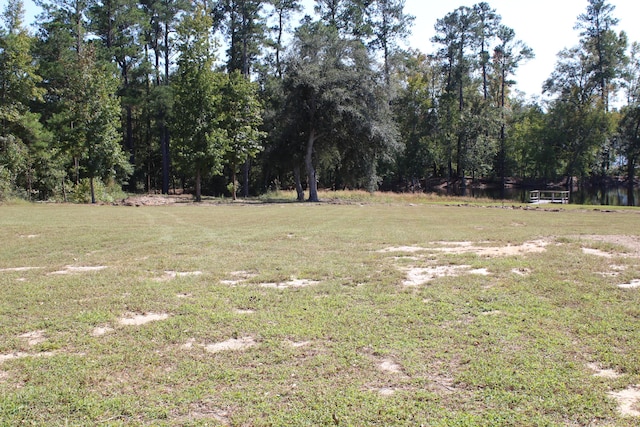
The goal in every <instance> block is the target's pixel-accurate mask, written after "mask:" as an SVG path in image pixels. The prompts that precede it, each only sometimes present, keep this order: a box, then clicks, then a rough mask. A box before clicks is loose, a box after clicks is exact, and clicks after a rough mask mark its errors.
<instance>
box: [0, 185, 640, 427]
mask: <svg viewBox="0 0 640 427" xmlns="http://www.w3.org/2000/svg"><path fill="white" fill-rule="evenodd" d="M286 196H288V195H286ZM321 198H322V195H321ZM280 201H285V199H281V200H280ZM270 202H271V203H260V202H259V201H253V202H252V203H242V204H239V203H235V204H234V203H217V204H216V203H210V204H206V203H205V204H200V205H197V204H191V203H184V204H180V203H175V204H173V205H161V206H144V205H141V206H138V207H133V206H107V205H104V206H90V205H66V204H59V205H58V204H26V203H9V204H5V205H1V206H0V241H2V242H3V245H2V246H0V325H1V328H0V425H18V424H27V425H70V426H72V425H78V426H79V425H98V424H99V425H109V426H124V425H127V426H128V425H140V426H147V425H149V426H150V425H154V426H155V425H166V426H175V425H181V426H204V425H214V426H267V425H295V426H304V425H309V426H311V425H353V426H360V425H380V426H382V425H385V426H386V425H394V426H396V425H397V426H402V425H405V426H415V425H427V426H542V425H544V426H584V425H591V426H636V425H638V423H639V422H640V352H638V349H639V348H640V265H639V264H640V263H639V262H638V260H639V259H640V209H637V208H616V209H615V210H611V209H606V210H605V209H602V207H594V206H573V205H569V206H566V205H565V206H562V207H556V206H541V207H539V208H531V207H530V206H526V205H513V206H511V205H509V206H503V205H501V204H500V203H493V204H492V203H489V202H487V203H472V202H467V201H454V200H446V199H433V200H429V199H427V198H420V199H418V198H411V197H387V198H384V197H380V198H377V197H370V198H367V196H365V195H363V194H353V195H351V196H350V198H349V197H346V196H343V198H342V199H333V200H329V201H328V203H320V204H310V203H277V202H278V200H276V199H273V200H270Z"/></svg>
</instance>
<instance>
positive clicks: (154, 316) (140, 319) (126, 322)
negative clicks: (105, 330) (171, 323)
mask: <svg viewBox="0 0 640 427" xmlns="http://www.w3.org/2000/svg"><path fill="white" fill-rule="evenodd" d="M168 318H169V315H168V314H167V313H145V314H130V315H127V316H125V317H121V318H120V319H119V320H118V323H119V324H121V325H123V326H140V325H144V324H146V323H150V322H157V321H159V320H166V319H168Z"/></svg>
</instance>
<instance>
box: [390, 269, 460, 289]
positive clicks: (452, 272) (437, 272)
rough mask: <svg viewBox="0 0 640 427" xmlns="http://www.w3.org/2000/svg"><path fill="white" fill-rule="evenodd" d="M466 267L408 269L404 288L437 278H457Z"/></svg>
mask: <svg viewBox="0 0 640 427" xmlns="http://www.w3.org/2000/svg"><path fill="white" fill-rule="evenodd" d="M469 268H471V266H468V265H448V266H438V267H426V268H410V269H408V270H407V278H406V280H405V281H404V282H402V284H403V285H404V286H420V285H423V284H425V283H427V282H430V281H432V280H434V279H437V278H439V277H447V276H449V277H450V276H458V275H459V274H460V272H461V271H463V270H468V269H469Z"/></svg>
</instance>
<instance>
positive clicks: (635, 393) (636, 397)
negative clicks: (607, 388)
mask: <svg viewBox="0 0 640 427" xmlns="http://www.w3.org/2000/svg"><path fill="white" fill-rule="evenodd" d="M607 394H608V395H609V396H611V397H613V398H614V399H615V400H616V401H617V402H618V412H619V413H620V415H622V416H626V417H640V385H638V386H632V387H629V388H627V389H625V390H621V391H617V392H613V391H611V392H609V393H607Z"/></svg>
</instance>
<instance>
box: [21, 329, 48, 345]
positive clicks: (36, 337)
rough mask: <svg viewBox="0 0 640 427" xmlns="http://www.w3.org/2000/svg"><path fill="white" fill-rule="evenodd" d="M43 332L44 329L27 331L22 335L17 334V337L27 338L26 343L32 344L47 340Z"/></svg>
mask: <svg viewBox="0 0 640 427" xmlns="http://www.w3.org/2000/svg"><path fill="white" fill-rule="evenodd" d="M44 332H45V331H32V332H27V333H24V334H22V335H18V338H22V339H24V340H27V344H29V345H30V346H34V345H38V344H41V343H43V342H45V341H46V340H47V338H46V337H45V336H44Z"/></svg>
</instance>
